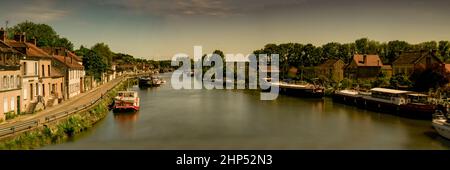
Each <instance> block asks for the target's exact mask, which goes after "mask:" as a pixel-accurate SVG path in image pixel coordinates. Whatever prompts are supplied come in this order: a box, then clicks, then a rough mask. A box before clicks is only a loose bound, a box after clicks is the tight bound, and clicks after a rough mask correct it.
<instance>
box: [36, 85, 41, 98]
mask: <svg viewBox="0 0 450 170" xmlns="http://www.w3.org/2000/svg"><path fill="white" fill-rule="evenodd" d="M34 94H36V96H37V95H40V94H41V93H40V92H39V86H38V84H37V83H36V92H35V93H34Z"/></svg>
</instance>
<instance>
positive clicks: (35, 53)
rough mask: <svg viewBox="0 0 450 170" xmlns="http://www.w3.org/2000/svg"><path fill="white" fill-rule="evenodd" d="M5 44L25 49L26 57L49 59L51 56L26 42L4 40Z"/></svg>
mask: <svg viewBox="0 0 450 170" xmlns="http://www.w3.org/2000/svg"><path fill="white" fill-rule="evenodd" d="M6 43H7V44H9V45H10V46H12V47H14V48H24V47H25V48H27V50H26V55H27V56H30V57H46V58H50V57H51V56H50V55H49V54H48V53H47V52H45V51H44V50H42V49H40V48H39V47H37V46H36V45H34V44H32V43H28V42H19V41H15V40H6Z"/></svg>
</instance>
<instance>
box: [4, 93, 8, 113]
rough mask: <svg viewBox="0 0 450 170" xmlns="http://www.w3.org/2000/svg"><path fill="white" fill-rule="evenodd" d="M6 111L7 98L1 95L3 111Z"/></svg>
mask: <svg viewBox="0 0 450 170" xmlns="http://www.w3.org/2000/svg"><path fill="white" fill-rule="evenodd" d="M6 112H8V98H6V97H3V113H6Z"/></svg>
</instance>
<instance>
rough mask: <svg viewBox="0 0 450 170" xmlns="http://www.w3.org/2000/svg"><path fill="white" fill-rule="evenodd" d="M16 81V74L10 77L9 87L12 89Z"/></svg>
mask: <svg viewBox="0 0 450 170" xmlns="http://www.w3.org/2000/svg"><path fill="white" fill-rule="evenodd" d="M15 82H16V80H15V79H14V76H11V78H10V79H9V88H10V89H12V88H14V83H15Z"/></svg>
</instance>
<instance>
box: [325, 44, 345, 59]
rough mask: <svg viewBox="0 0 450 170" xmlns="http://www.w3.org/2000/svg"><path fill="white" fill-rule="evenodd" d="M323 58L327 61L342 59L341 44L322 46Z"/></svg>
mask: <svg viewBox="0 0 450 170" xmlns="http://www.w3.org/2000/svg"><path fill="white" fill-rule="evenodd" d="M322 49H323V57H324V58H325V59H336V58H340V50H341V44H339V43H337V42H331V43H327V44H325V45H323V46H322Z"/></svg>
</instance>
